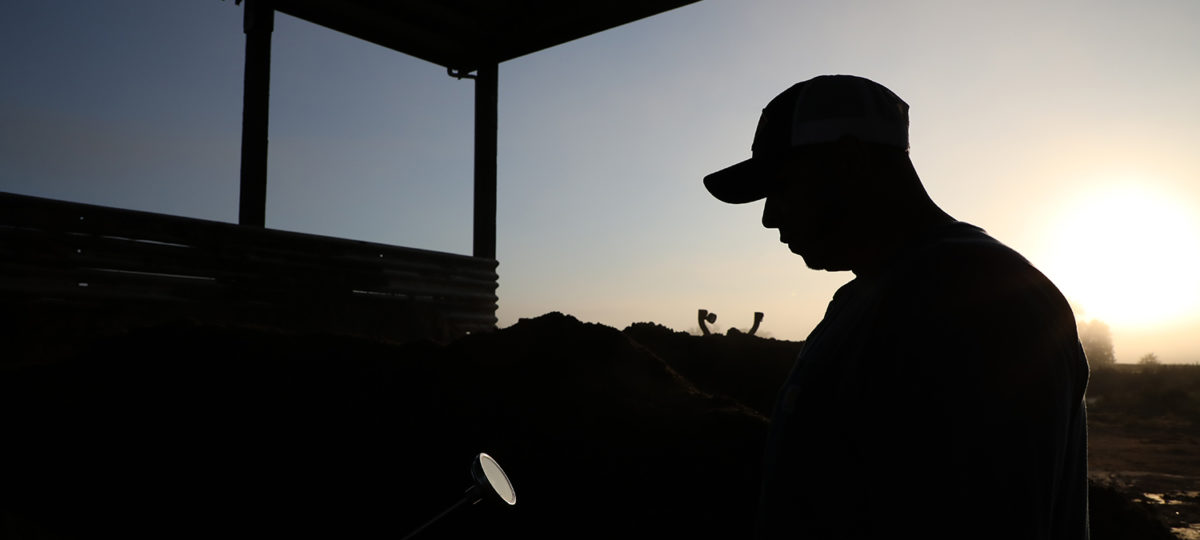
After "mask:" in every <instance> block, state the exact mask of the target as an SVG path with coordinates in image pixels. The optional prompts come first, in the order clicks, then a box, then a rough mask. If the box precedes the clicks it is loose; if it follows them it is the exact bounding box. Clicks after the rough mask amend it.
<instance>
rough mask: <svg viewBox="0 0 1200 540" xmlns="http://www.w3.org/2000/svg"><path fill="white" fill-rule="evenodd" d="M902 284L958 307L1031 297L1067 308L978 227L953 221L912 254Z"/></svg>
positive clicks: (1037, 274)
mask: <svg viewBox="0 0 1200 540" xmlns="http://www.w3.org/2000/svg"><path fill="white" fill-rule="evenodd" d="M904 274H905V281H908V285H909V286H915V287H916V288H915V290H917V291H920V292H921V294H926V295H930V294H934V293H936V292H941V295H939V296H946V297H947V298H948V299H950V300H953V301H955V302H956V303H961V304H978V303H981V302H983V303H991V302H995V301H1003V300H1014V299H1015V298H1014V295H1015V296H1030V295H1032V296H1036V297H1038V298H1039V301H1040V302H1041V303H1051V304H1054V305H1055V306H1054V307H1060V306H1066V305H1067V304H1066V301H1065V299H1062V295H1061V293H1060V292H1059V290H1058V288H1057V287H1055V286H1054V284H1053V283H1052V282H1051V281H1050V280H1049V279H1048V278H1047V277H1046V276H1045V275H1044V274H1042V272H1041V271H1039V270H1038V269H1037V268H1036V267H1034V265H1033V264H1032V263H1030V262H1029V260H1028V259H1026V258H1025V257H1024V256H1022V255H1021V254H1020V253H1018V252H1017V251H1016V250H1014V249H1012V248H1010V247H1009V246H1007V245H1005V244H1004V243H1003V242H1000V241H999V240H996V239H995V238H993V237H992V236H991V235H989V234H987V233H986V232H985V231H984V230H983V229H981V228H979V227H976V226H974V225H970V224H967V223H961V222H956V223H953V224H950V225H948V226H946V227H944V228H943V229H942V230H940V231H937V232H936V233H935V234H934V235H932V236H930V237H929V239H928V240H927V241H926V242H924V243H923V244H922V245H921V247H920V248H919V249H918V250H917V252H916V253H914V256H913V257H912V259H911V264H909V265H908V268H906V270H905V271H904Z"/></svg>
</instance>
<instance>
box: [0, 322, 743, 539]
mask: <svg viewBox="0 0 1200 540" xmlns="http://www.w3.org/2000/svg"><path fill="white" fill-rule="evenodd" d="M80 350H84V351H85V352H83V353H81V354H79V355H78V356H77V357H75V358H72V359H69V360H66V361H62V362H58V363H54V364H49V365H37V366H32V365H27V366H24V367H16V366H13V367H10V368H8V369H7V372H6V373H4V374H3V376H2V378H0V381H2V382H0V385H2V387H0V392H2V396H3V397H2V398H0V400H2V403H0V405H2V406H3V411H4V412H3V414H4V416H5V417H6V418H4V424H5V425H6V426H10V429H9V430H8V433H7V434H6V435H8V437H7V441H8V442H7V443H6V445H7V446H8V447H9V449H8V450H7V451H6V452H7V454H8V455H7V457H6V458H5V460H4V463H5V465H4V477H5V478H6V479H8V481H6V482H4V483H5V484H6V487H5V488H3V489H4V490H5V491H6V492H7V493H5V495H6V496H7V497H6V498H7V499H8V500H15V501H19V502H17V503H15V504H14V505H13V506H12V507H11V510H10V511H8V512H7V516H8V517H7V518H6V521H7V522H9V523H10V525H11V524H13V523H18V524H19V527H17V526H16V525H11V526H10V527H9V528H10V530H13V529H14V528H16V529H20V530H22V531H26V533H28V535H29V536H33V535H34V534H35V533H29V531H36V535H39V536H41V535H46V536H50V537H57V538H90V537H101V536H110V535H111V536H118V535H119V536H122V537H150V536H155V537H193V536H197V537H198V536H214V535H220V536H222V537H230V536H233V537H242V536H270V537H282V536H291V535H303V536H315V535H318V534H319V535H323V536H328V535H337V536H339V537H350V536H364V535H365V536H371V537H376V536H388V537H397V535H399V536H403V535H404V534H406V533H408V532H409V531H411V530H412V529H414V528H416V527H417V526H419V525H420V524H421V523H423V522H424V521H425V520H427V519H429V518H430V517H432V516H434V515H435V514H437V513H438V512H439V511H440V510H442V509H443V508H445V507H446V506H448V505H450V504H451V503H453V502H454V501H456V500H457V499H458V497H459V495H460V494H461V493H462V490H463V489H464V488H466V487H467V485H469V476H468V467H469V465H470V462H471V459H472V458H473V456H474V455H475V454H476V453H477V452H480V451H486V452H488V453H490V454H491V455H493V456H494V457H496V458H497V459H498V460H499V462H500V463H501V464H502V465H503V466H504V467H505V469H506V470H507V472H508V473H509V475H510V477H511V478H512V479H513V482H514V484H515V486H516V489H517V494H518V497H519V502H518V504H517V506H516V507H512V508H508V507H502V506H501V505H485V504H480V505H477V506H475V507H469V508H464V509H460V510H458V511H457V512H456V513H455V514H452V515H451V516H449V517H447V518H446V519H445V520H443V521H442V522H439V523H438V524H437V525H435V526H433V527H431V528H430V529H428V530H427V531H426V532H425V533H423V534H422V537H423V538H439V537H446V538H450V537H454V538H457V537H465V536H466V535H469V534H476V533H482V532H484V531H488V530H490V531H494V533H496V534H499V535H501V536H504V537H524V538H542V537H544V538H551V537H553V538H562V537H572V538H580V537H584V538H601V537H605V538H607V537H614V536H629V535H636V536H643V535H647V536H649V535H655V536H658V535H667V536H673V537H674V536H687V537H701V538H736V537H745V536H747V535H748V534H749V532H750V529H751V523H752V514H753V507H754V502H755V498H756V490H757V482H758V478H757V476H758V471H757V464H758V458H759V454H760V452H761V445H762V441H763V438H764V436H765V422H764V421H763V420H762V419H761V418H759V417H756V416H755V415H753V414H749V413H748V412H747V411H746V409H744V408H742V407H739V406H737V405H736V404H735V403H732V402H731V401H729V400H727V399H719V398H713V397H710V396H708V395H706V394H702V393H700V392H698V391H697V390H696V389H695V388H693V387H692V386H691V385H690V384H689V383H687V382H686V381H685V380H683V379H681V378H679V376H678V375H677V374H675V373H674V372H673V371H672V370H671V369H670V368H669V367H668V366H667V365H666V364H665V363H664V362H663V361H662V360H661V359H659V358H657V357H656V356H654V355H653V354H651V353H650V352H649V351H647V350H646V349H645V348H643V347H640V346H638V345H637V344H635V343H633V342H632V341H631V340H630V339H629V338H628V337H626V336H625V335H623V334H621V333H620V332H618V331H616V330H615V329H612V328H608V327H604V326H600V325H595V324H583V323H580V322H579V321H577V320H575V319H573V318H571V317H568V316H564V315H561V314H549V315H545V316H542V317H539V318H537V319H532V320H523V321H521V322H520V323H518V324H516V325H514V326H512V327H510V328H507V329H505V330H501V331H497V332H494V333H490V334H482V335H475V336H469V337H467V338H464V339H461V340H459V341H457V342H454V343H452V344H450V345H447V346H436V345H432V344H428V343H416V344H407V345H397V346H392V345H385V344H379V343H373V342H367V341H362V340H354V339H349V338H338V337H329V336H318V335H290V334H283V333H278V332H271V331H264V330H254V329H246V328H217V327H173V328H159V329H153V330H139V331H137V332H136V333H132V334H129V335H125V336H121V337H117V338H111V339H107V340H104V341H102V342H98V343H95V344H93V345H91V346H88V347H83V348H81V349H80Z"/></svg>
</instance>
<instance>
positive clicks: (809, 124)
mask: <svg viewBox="0 0 1200 540" xmlns="http://www.w3.org/2000/svg"><path fill="white" fill-rule="evenodd" d="M847 136H851V137H854V138H856V139H858V140H860V141H863V142H870V143H877V144H883V145H888V146H894V147H897V148H900V149H903V150H908V104H907V103H905V102H904V100H902V99H900V98H899V97H897V96H896V94H894V93H892V91H891V90H888V89H887V88H885V87H884V86H883V85H881V84H879V83H877V82H874V81H871V80H869V79H864V78H862V77H855V76H853V75H821V76H819V77H815V78H812V79H809V80H807V81H804V82H800V83H796V84H795V85H793V86H792V87H791V88H788V89H787V90H784V91H783V93H781V94H779V95H778V96H775V99H772V100H771V102H770V103H768V104H767V106H766V108H764V109H763V111H762V116H760V117H759V118H758V129H757V130H755V132H754V143H753V145H751V147H750V152H751V157H750V159H747V160H746V161H743V162H741V163H737V164H734V165H731V166H729V167H726V168H724V169H721V170H719V171H717V172H714V173H712V174H710V175H708V176H705V177H704V187H706V188H708V191H709V193H712V194H713V196H714V197H716V198H718V199H720V200H721V201H724V202H727V203H732V204H741V203H748V202H751V201H757V200H759V199H762V198H764V197H766V196H767V193H768V192H769V191H770V188H771V177H770V176H768V175H767V174H766V172H768V171H769V170H770V168H771V167H772V166H773V165H774V164H775V163H778V161H779V160H781V159H782V158H784V157H786V156H787V155H788V154H789V153H790V151H791V150H792V149H793V148H797V147H801V146H805V145H810V144H818V143H824V142H833V141H837V140H839V139H841V138H843V137H847Z"/></svg>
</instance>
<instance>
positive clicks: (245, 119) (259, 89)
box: [238, 0, 275, 227]
mask: <svg viewBox="0 0 1200 540" xmlns="http://www.w3.org/2000/svg"><path fill="white" fill-rule="evenodd" d="M244 9H245V13H244V22H243V30H244V31H245V32H246V75H245V81H244V90H243V94H242V188H241V195H240V198H239V207H238V223H240V224H242V225H249V226H252V227H265V226H266V223H267V219H266V218H267V114H268V112H269V107H270V101H271V100H270V97H271V31H272V30H274V29H275V10H274V8H273V7H272V6H271V3H270V1H269V0H246V5H245V7H244Z"/></svg>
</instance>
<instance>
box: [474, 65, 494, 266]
mask: <svg viewBox="0 0 1200 540" xmlns="http://www.w3.org/2000/svg"><path fill="white" fill-rule="evenodd" d="M498 71H499V65H498V64H495V63H489V64H486V65H484V66H481V67H480V68H479V69H478V70H476V78H475V232H474V234H475V237H474V239H475V245H474V251H473V254H474V255H475V256H476V257H482V258H485V259H495V258H496V116H497V93H496V79H497V72H498Z"/></svg>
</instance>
